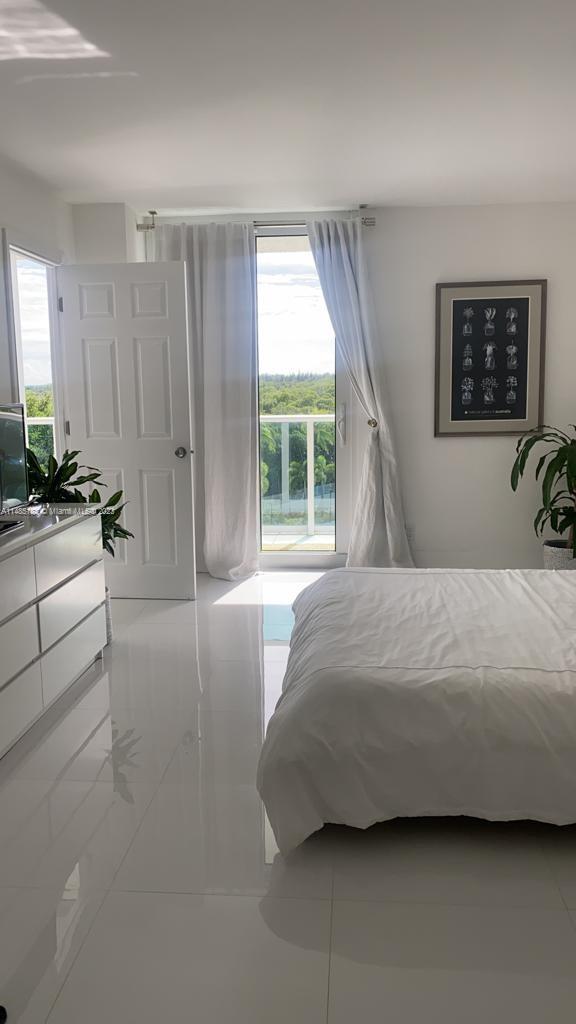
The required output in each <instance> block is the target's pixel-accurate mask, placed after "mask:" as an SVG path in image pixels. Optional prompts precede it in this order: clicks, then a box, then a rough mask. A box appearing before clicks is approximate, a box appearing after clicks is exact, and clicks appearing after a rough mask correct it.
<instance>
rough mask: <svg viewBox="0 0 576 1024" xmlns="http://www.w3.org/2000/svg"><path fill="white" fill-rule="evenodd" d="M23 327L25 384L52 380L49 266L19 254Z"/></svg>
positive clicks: (19, 289)
mask: <svg viewBox="0 0 576 1024" xmlns="http://www.w3.org/2000/svg"><path fill="white" fill-rule="evenodd" d="M17 268H18V297H19V304H20V331H21V337H22V356H23V362H24V384H50V383H51V381H52V367H51V363H50V323H49V319H48V288H47V281H46V268H45V266H44V265H43V264H42V263H36V262H35V261H34V260H29V259H26V258H25V257H23V256H19V257H18V258H17Z"/></svg>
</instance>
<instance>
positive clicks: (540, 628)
mask: <svg viewBox="0 0 576 1024" xmlns="http://www.w3.org/2000/svg"><path fill="white" fill-rule="evenodd" d="M294 612H295V619H296V621H295V625H294V630H293V633H292V639H291V649H290V656H289V660H288V666H287V670H286V676H285V679H284V684H283V692H282V696H281V698H280V701H279V702H278V706H277V708H276V711H275V713H274V715H273V717H272V719H271V720H270V723H269V726H268V731H267V734H266V740H265V743H264V747H263V750H262V754H261V758H260V764H259V768H258V788H259V791H260V793H261V796H262V798H263V800H264V803H265V805H266V810H267V812H268V816H269V819H270V822H271V825H272V828H273V829H274V833H275V835H276V839H277V842H278V845H279V847H280V849H281V850H282V851H284V852H286V851H288V850H291V849H292V848H293V847H295V846H297V845H298V844H299V843H301V842H302V840H304V839H305V838H306V837H307V836H308V835H310V834H311V833H312V832H315V831H316V830H317V829H319V828H321V826H322V825H323V824H324V823H325V822H334V823H344V824H347V825H355V826H357V827H360V828H366V827H367V826H369V825H371V824H373V823H374V822H376V821H383V820H386V819H388V818H393V817H398V816H414V815H453V814H466V815H473V816H475V817H481V818H488V819H492V820H508V819H522V818H532V819H537V820H540V821H548V822H554V823H556V824H566V823H568V822H574V821H576V572H546V571H538V570H524V571H477V570H460V571H458V570H438V569H424V570H418V569H337V570H334V571H333V572H329V573H327V574H326V575H325V576H323V577H322V578H321V579H320V580H318V581H317V582H316V583H314V584H312V586H310V587H308V588H307V589H306V590H305V591H303V593H302V594H300V596H299V597H298V598H297V600H296V601H295V604H294Z"/></svg>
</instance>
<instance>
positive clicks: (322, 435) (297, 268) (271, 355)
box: [257, 229, 346, 555]
mask: <svg viewBox="0 0 576 1024" xmlns="http://www.w3.org/2000/svg"><path fill="white" fill-rule="evenodd" d="M257 271H258V273H257V282H258V348H259V390H260V483H261V522H262V550H263V551H264V552H292V553H294V554H295V555H298V554H302V553H303V552H308V553H312V552H317V553H320V552H324V553H329V552H332V553H334V552H336V551H337V550H342V548H341V546H340V545H339V544H338V540H339V537H340V534H341V529H340V530H339V531H338V533H337V520H338V517H339V513H340V503H339V501H338V493H339V491H340V489H341V488H342V486H343V484H344V479H343V474H342V472H341V470H342V469H343V468H344V465H345V461H346V460H345V457H344V443H345V412H344V404H345V403H344V402H343V401H342V400H341V395H340V394H339V391H340V388H339V378H340V374H339V373H338V370H337V365H336V346H335V339H334V332H333V330H332V324H331V322H330V318H329V316H328V311H327V309H326V304H325V302H324V297H323V295H322V289H321V287H320V281H319V280H318V275H317V272H316V267H315V265H314V259H313V257H312V252H311V250H310V244H309V241H308V236H307V234H306V233H305V231H304V230H303V229H301V230H300V231H299V233H297V234H296V233H289V234H288V233H284V234H274V233H266V234H259V235H258V238H257ZM344 476H345V474H344ZM338 525H339V526H340V524H338Z"/></svg>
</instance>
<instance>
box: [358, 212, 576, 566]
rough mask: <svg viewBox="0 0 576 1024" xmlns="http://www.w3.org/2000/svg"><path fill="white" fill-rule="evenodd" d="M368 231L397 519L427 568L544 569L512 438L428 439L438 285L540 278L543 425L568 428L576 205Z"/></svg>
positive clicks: (382, 224)
mask: <svg viewBox="0 0 576 1024" xmlns="http://www.w3.org/2000/svg"><path fill="white" fill-rule="evenodd" d="M375 213H376V220H377V226H376V227H375V228H372V229H369V228H367V229H365V238H366V245H367V251H368V259H369V269H370V274H371V278H372V283H373V290H374V294H375V300H376V305H377V314H378V319H379V324H380V328H381V332H382V339H383V352H384V358H385V363H386V370H385V371H384V370H383V371H382V372H386V375H387V379H388V390H389V393H390V405H391V411H392V416H393V420H394V428H395V434H396V438H397V446H398V455H399V462H400V470H401V476H402V486H403V493H404V496H405V514H406V520H407V522H408V524H409V525H410V526H411V527H412V528H413V530H414V535H415V544H414V546H415V555H416V559H417V564H419V565H423V566H451V565H452V566H474V567H500V566H502V567H516V566H528V567H530V566H534V567H539V566H541V552H540V541H539V540H537V539H536V537H535V535H534V532H533V530H532V520H533V518H534V514H535V512H536V510H537V508H538V488H537V486H536V484H535V483H534V481H533V480H532V479H531V476H530V475H529V476H528V477H526V478H525V479H524V481H523V482H522V483H521V485H520V487H521V489H520V490H519V491H518V492H517V493H516V494H513V492H512V491H511V489H510V484H509V478H510V469H511V466H512V462H513V459H514V449H515V439H514V438H510V437H495V438H490V437H478V438H462V437H441V438H435V437H434V347H435V335H434V331H435V322H434V316H435V285H436V283H437V282H439V281H468V280H497V279H499V278H501V279H508V280H510V279H514V278H519V279H521V278H527V277H535V278H540V277H543V278H547V279H548V323H547V345H546V386H545V400H544V418H545V421H546V422H547V423H553V424H557V425H558V426H561V427H565V426H566V425H567V424H568V423H569V422H576V399H575V392H576V318H575V315H574V307H575V299H574V296H575V294H576V204H548V205H531V206H524V205H518V206H491V207H444V208H438V207H436V208H420V209H417V208H410V209H389V210H377V211H375Z"/></svg>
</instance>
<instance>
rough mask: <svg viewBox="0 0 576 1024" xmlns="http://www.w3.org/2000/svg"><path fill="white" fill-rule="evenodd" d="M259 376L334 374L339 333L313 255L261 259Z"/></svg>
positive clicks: (275, 255) (289, 254)
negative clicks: (333, 327) (333, 324)
mask: <svg viewBox="0 0 576 1024" xmlns="http://www.w3.org/2000/svg"><path fill="white" fill-rule="evenodd" d="M258 352H259V363H260V373H334V331H333V330H332V324H331V323H330V317H329V316H328V311H327V309H326V305H325V303H324V297H323V295H322V289H321V288H320V281H319V280H318V275H317V273H316V267H315V266H314V259H313V256H312V253H311V252H259V253H258Z"/></svg>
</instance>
